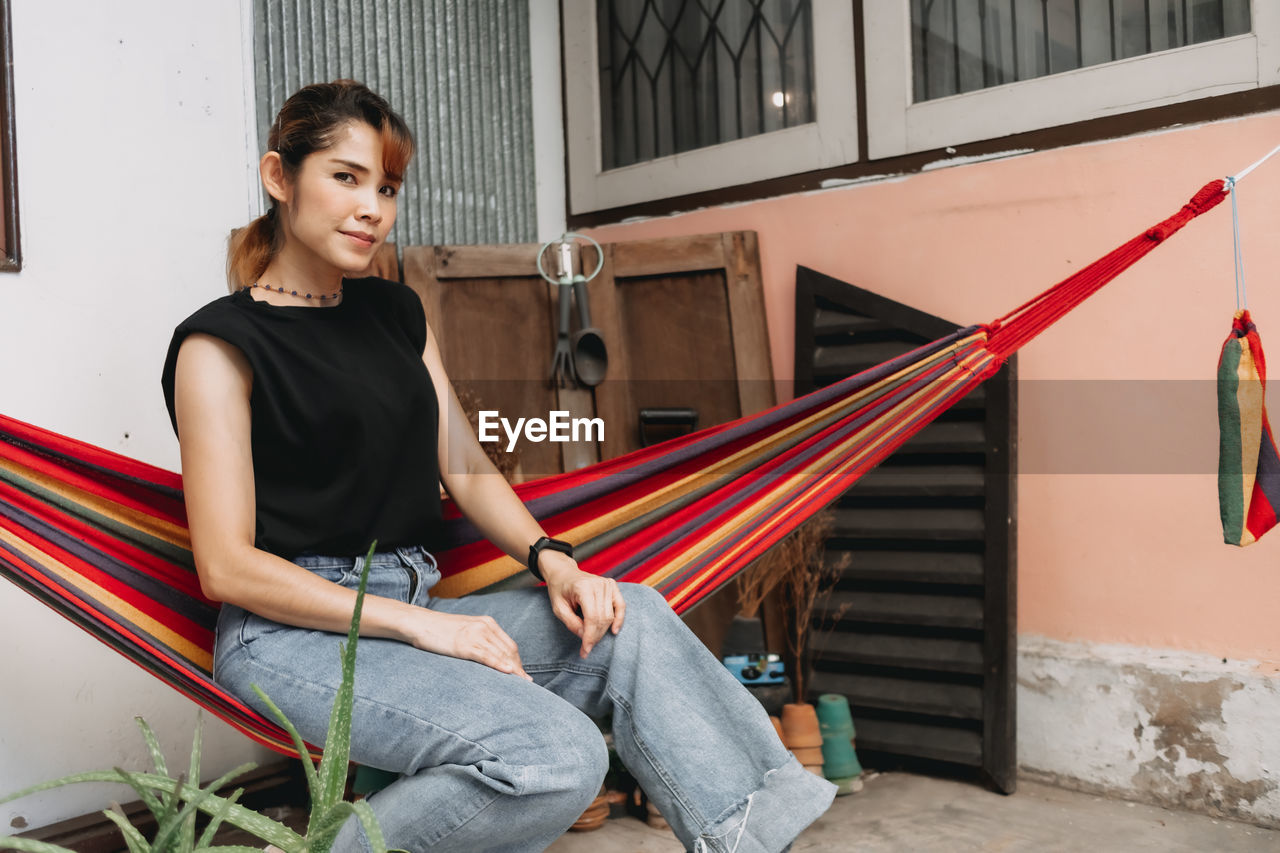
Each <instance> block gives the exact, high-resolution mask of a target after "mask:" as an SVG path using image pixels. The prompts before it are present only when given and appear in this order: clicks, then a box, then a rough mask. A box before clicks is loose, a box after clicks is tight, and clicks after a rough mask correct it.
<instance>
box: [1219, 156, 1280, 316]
mask: <svg viewBox="0 0 1280 853" xmlns="http://www.w3.org/2000/svg"><path fill="white" fill-rule="evenodd" d="M1276 150H1277V151H1280V148H1278V149H1276ZM1272 153H1273V154H1274V153H1275V152H1274V151H1273V152H1272ZM1267 156H1268V157H1269V156H1271V155H1270V154H1269V155H1267ZM1264 159H1265V158H1264ZM1254 165H1257V164H1254ZM1249 168H1250V169H1252V168H1253V166H1250V167H1249ZM1246 171H1247V170H1246ZM1237 180H1239V178H1227V189H1228V190H1229V191H1230V193H1231V236H1232V239H1233V241H1234V243H1235V261H1236V311H1239V310H1240V309H1241V308H1244V309H1245V310H1246V311H1247V310H1248V309H1249V291H1248V290H1247V289H1246V288H1245V282H1244V253H1243V252H1242V251H1241V250H1240V210H1239V208H1238V207H1237V206H1236V193H1237V192H1239V190H1237V189H1236V181H1237Z"/></svg>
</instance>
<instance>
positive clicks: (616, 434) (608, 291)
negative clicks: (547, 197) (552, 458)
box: [587, 244, 637, 459]
mask: <svg viewBox="0 0 1280 853" xmlns="http://www.w3.org/2000/svg"><path fill="white" fill-rule="evenodd" d="M617 245H618V244H607V245H605V246H604V266H603V267H601V269H600V274H599V275H598V276H596V278H595V279H594V280H593V281H591V282H590V283H589V284H588V285H587V288H588V291H589V293H590V295H591V319H592V322H594V323H595V325H596V328H598V329H599V330H600V335H601V337H603V338H604V344H605V347H606V348H607V349H608V352H609V370H608V373H606V374H605V378H604V381H603V382H601V383H600V384H599V385H597V386H596V388H595V400H596V414H597V416H599V417H600V418H601V419H603V420H604V441H603V442H601V443H600V458H601V459H612V458H614V457H615V456H621V455H622V454H623V453H626V452H627V451H628V450H631V449H634V447H635V442H634V439H633V438H632V437H631V435H630V430H631V424H632V422H633V421H634V419H635V417H636V416H635V415H634V414H632V413H633V412H635V411H637V409H636V407H635V404H634V402H633V401H632V399H631V383H630V382H629V381H628V377H630V376H631V355H630V351H629V349H628V348H627V347H626V346H625V345H624V340H625V339H624V336H623V324H622V305H621V302H620V299H619V295H618V284H617V277H616V276H615V275H614V270H613V255H614V251H615V250H616V249H617Z"/></svg>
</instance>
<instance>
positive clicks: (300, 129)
mask: <svg viewBox="0 0 1280 853" xmlns="http://www.w3.org/2000/svg"><path fill="white" fill-rule="evenodd" d="M352 122H364V123H366V124H368V125H369V126H370V127H373V128H375V129H376V130H378V131H379V133H381V134H382V171H383V172H385V173H386V174H387V176H388V177H390V178H393V179H395V180H397V181H398V180H401V179H402V178H403V176H404V171H405V168H406V167H407V166H408V165H409V159H410V158H411V157H413V135H412V134H411V133H410V132H409V126H408V125H406V124H405V123H404V119H402V118H400V116H399V115H397V114H396V112H395V110H393V109H391V105H390V104H388V103H387V102H386V101H385V100H383V99H382V98H381V97H380V96H379V95H377V94H375V93H374V92H373V91H371V90H370V89H369V88H368V87H366V86H365V85H364V84H363V83H357V82H356V81H355V80H335V81H333V82H332V83H315V84H313V85H310V86H304V87H303V88H301V89H299V90H298V91H297V92H295V93H294V94H293V95H292V96H290V98H289V100H287V101H285V102H284V106H282V107H281V108H280V112H279V113H278V114H277V115H276V120H275V122H274V123H273V124H272V125H271V132H270V133H269V134H268V136H267V150H269V151H275V152H278V153H279V154H280V161H281V163H282V164H283V165H284V172H285V176H286V177H287V178H289V179H292V178H293V177H294V176H295V175H296V174H297V173H298V169H299V167H301V166H302V161H303V160H305V159H306V158H307V155H309V154H312V153H314V152H316V151H323V150H325V149H326V148H329V147H331V146H332V145H333V144H334V142H335V141H336V140H337V136H338V133H339V131H341V130H342V129H343V128H344V127H346V126H347V125H349V124H351V123H352ZM276 206H277V202H276V200H275V199H274V198H273V199H271V208H270V209H269V210H268V211H267V212H266V213H265V214H264V215H262V216H259V217H258V218H257V219H255V220H253V221H252V222H250V223H249V224H248V225H247V226H245V227H244V228H241V229H239V230H237V231H236V232H235V233H234V234H233V235H232V236H231V243H230V245H229V246H228V248H227V280H228V282H229V283H230V286H231V289H232V290H235V289H238V288H241V287H247V286H248V285H250V284H252V283H253V282H255V281H257V280H258V276H260V275H262V273H263V271H264V270H265V269H266V268H267V264H269V263H271V259H272V258H273V257H275V254H276V252H277V251H279V249H280V245H281V240H282V239H283V237H282V232H281V231H280V228H279V224H278V223H277V221H276Z"/></svg>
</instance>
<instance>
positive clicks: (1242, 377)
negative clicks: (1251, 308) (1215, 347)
mask: <svg viewBox="0 0 1280 853" xmlns="http://www.w3.org/2000/svg"><path fill="white" fill-rule="evenodd" d="M1266 387H1267V367H1266V361H1265V359H1264V357H1263V354H1262V341H1261V339H1260V338H1259V337H1258V330H1257V328H1256V327H1255V326H1254V325H1253V320H1252V319H1250V317H1249V312H1248V311H1247V310H1244V311H1237V312H1236V315H1235V320H1234V321H1233V322H1232V324H1231V334H1230V335H1229V336H1228V337H1227V340H1226V342H1225V343H1223V345H1222V356H1221V358H1219V360H1218V432H1219V440H1218V506H1219V510H1220V511H1221V514H1222V538H1223V540H1224V541H1226V543H1227V544H1228V545H1250V544H1252V543H1254V542H1257V541H1258V540H1259V539H1260V538H1262V534H1264V533H1266V532H1267V531H1268V530H1270V529H1271V528H1272V527H1274V526H1275V523H1276V512H1277V510H1280V455H1277V453H1276V441H1275V438H1274V437H1273V436H1272V434H1271V424H1270V423H1269V422H1268V421H1267V408H1266Z"/></svg>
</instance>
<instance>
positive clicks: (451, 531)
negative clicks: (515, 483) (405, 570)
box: [439, 326, 979, 551]
mask: <svg viewBox="0 0 1280 853" xmlns="http://www.w3.org/2000/svg"><path fill="white" fill-rule="evenodd" d="M978 330H979V327H978V326H969V327H967V328H964V329H960V330H958V331H956V332H953V333H952V334H950V335H947V336H946V337H944V338H940V339H938V340H936V341H933V342H932V343H928V344H925V345H923V346H920V347H917V348H916V349H914V350H911V351H910V352H907V353H904V354H902V355H900V356H898V357H897V358H895V359H891V360H890V361H886V362H884V363H883V364H879V365H876V366H875V367H872V368H868V369H867V370H864V371H862V372H861V373H856V374H854V375H853V376H849V377H847V378H845V379H841V380H840V381H838V382H834V383H832V384H830V385H827V386H824V387H822V388H819V389H817V390H816V391H813V392H811V393H809V394H806V395H805V396H803V397H799V398H797V399H795V400H792V401H791V402H789V403H786V404H784V405H781V406H777V407H775V408H773V409H770V410H767V411H765V412H761V413H760V414H758V415H755V416H750V417H746V418H742V419H740V420H739V422H738V423H736V424H734V425H733V426H732V427H730V428H728V429H725V430H723V431H721V432H719V433H716V434H715V435H712V436H708V437H707V438H705V439H703V440H701V441H696V442H693V443H691V444H689V445H686V446H684V447H681V448H679V449H678V450H674V451H671V452H670V453H666V454H662V455H660V456H657V457H655V458H653V459H651V460H649V461H647V462H644V463H640V464H637V465H633V466H631V467H629V468H624V469H622V470H620V471H618V472H617V473H615V474H613V475H612V476H609V477H602V478H598V479H595V480H592V481H590V482H587V483H583V484H582V485H580V486H573V487H570V488H565V489H561V490H559V491H557V492H556V493H555V494H551V495H545V496H543V497H540V498H536V499H534V500H530V501H527V502H526V503H525V506H527V507H528V508H529V511H530V512H532V513H533V515H534V517H535V518H538V519H539V520H542V519H546V518H550V517H552V516H554V515H557V514H559V513H561V512H564V511H565V510H568V509H572V508H574V507H576V506H580V505H582V504H584V503H588V502H590V501H593V500H596V499H597V498H600V497H602V496H604V495H606V494H609V493H611V492H616V491H618V490H619V489H621V488H624V487H626V486H627V485H630V484H631V483H634V482H638V481H642V480H645V479H647V478H649V477H651V476H653V475H655V474H656V473H658V472H660V471H665V470H667V469H669V468H672V467H675V466H677V465H680V464H683V463H684V462H687V461H689V460H691V459H694V458H696V457H698V456H700V455H701V454H703V453H706V452H708V451H710V450H714V449H716V448H719V447H723V446H724V445H726V444H729V443H731V442H733V441H736V440H738V439H740V438H744V437H747V436H750V435H752V434H753V433H756V432H762V431H766V430H768V429H769V428H770V427H772V426H774V425H775V424H778V423H780V422H782V421H785V420H788V419H789V418H792V417H794V416H795V415H797V414H801V413H803V412H805V411H808V410H811V409H817V408H821V407H823V406H825V405H827V404H829V403H830V402H831V401H832V400H836V399H839V398H840V397H843V396H847V395H849V394H851V393H853V392H854V391H856V390H858V389H859V388H862V387H865V386H867V385H871V384H874V383H875V382H878V381H880V380H881V379H884V378H885V377H888V376H892V375H893V374H894V373H897V372H898V371H899V370H902V369H903V368H904V367H906V366H908V365H910V364H913V363H915V362H917V361H923V360H925V359H926V358H928V357H930V356H932V355H934V354H935V353H937V352H939V351H941V350H943V349H946V348H947V347H949V346H951V345H952V344H953V343H955V342H956V341H958V340H961V339H963V338H965V337H968V336H970V335H972V334H974V333H975V332H977V331H978ZM481 538H482V537H481V535H480V532H479V531H478V530H477V529H476V528H475V527H474V525H472V524H471V522H469V521H467V520H466V519H465V518H462V517H459V518H455V519H451V520H449V521H446V522H445V524H444V531H443V535H442V536H441V540H440V543H439V544H440V549H441V550H445V551H447V550H450V549H453V548H456V547H460V546H462V545H467V544H470V543H472V542H477V541H479V540H480V539H481Z"/></svg>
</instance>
